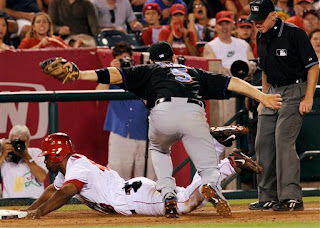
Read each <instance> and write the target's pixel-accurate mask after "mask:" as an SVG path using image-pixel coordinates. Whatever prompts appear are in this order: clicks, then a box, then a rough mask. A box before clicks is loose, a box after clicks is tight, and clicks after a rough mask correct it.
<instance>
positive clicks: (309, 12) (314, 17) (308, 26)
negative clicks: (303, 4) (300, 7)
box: [302, 9, 320, 35]
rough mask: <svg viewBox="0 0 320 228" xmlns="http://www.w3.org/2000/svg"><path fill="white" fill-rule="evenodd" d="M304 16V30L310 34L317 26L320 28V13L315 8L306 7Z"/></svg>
mask: <svg viewBox="0 0 320 228" xmlns="http://www.w3.org/2000/svg"><path fill="white" fill-rule="evenodd" d="M302 18H303V27H304V30H305V31H306V33H307V34H308V35H309V34H310V33H311V32H312V31H313V30H315V29H316V28H320V20H319V15H318V13H317V11H316V10H315V9H305V10H304V11H303V15H302Z"/></svg>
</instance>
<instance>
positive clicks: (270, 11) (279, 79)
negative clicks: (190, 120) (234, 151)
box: [249, 0, 319, 211]
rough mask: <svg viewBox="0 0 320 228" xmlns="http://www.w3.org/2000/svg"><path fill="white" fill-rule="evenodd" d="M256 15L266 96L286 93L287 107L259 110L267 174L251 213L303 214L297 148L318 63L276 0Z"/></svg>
mask: <svg viewBox="0 0 320 228" xmlns="http://www.w3.org/2000/svg"><path fill="white" fill-rule="evenodd" d="M250 10H251V14H250V15H249V19H251V20H253V21H254V23H255V26H256V28H257V30H258V34H257V45H258V55H259V58H260V59H259V67H260V68H261V70H262V92H265V93H269V94H274V93H279V94H281V96H282V98H283V105H282V108H281V109H280V110H271V109H269V108H266V107H264V106H263V105H262V104H261V103H260V105H259V107H258V111H259V118H258V130H257V138H256V144H255V148H256V153H257V159H258V162H259V164H261V165H262V167H263V168H264V170H263V172H262V173H261V174H260V175H258V178H257V181H258V196H259V201H258V202H255V203H252V204H250V206H249V209H251V210H267V209H270V208H272V209H273V210H275V211H288V210H303V209H304V207H303V201H302V189H301V186H300V160H299V158H298V156H297V152H296V148H295V143H296V139H297V136H298V134H299V131H300V128H301V125H302V121H303V115H304V114H306V113H308V112H309V111H310V110H311V109H312V105H313V95H314V91H315V87H316V84H317V81H318V73H319V67H318V58H317V55H316V54H315V52H314V50H313V48H312V46H311V44H310V41H309V39H308V37H307V35H306V34H305V32H304V31H303V30H301V29H300V28H298V27H296V26H294V25H291V24H287V23H285V22H283V21H282V20H281V19H280V18H277V14H276V12H275V10H274V5H273V3H272V1H271V0H253V1H252V2H251V3H250Z"/></svg>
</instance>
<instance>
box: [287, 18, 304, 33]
mask: <svg viewBox="0 0 320 228" xmlns="http://www.w3.org/2000/svg"><path fill="white" fill-rule="evenodd" d="M286 22H288V23H291V24H294V25H296V26H298V27H299V28H301V29H303V30H304V26H303V21H302V19H301V18H300V17H298V16H297V15H295V16H293V17H290V18H289V19H288V20H286Z"/></svg>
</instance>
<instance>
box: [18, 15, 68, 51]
mask: <svg viewBox="0 0 320 228" xmlns="http://www.w3.org/2000/svg"><path fill="white" fill-rule="evenodd" d="M48 47H55V48H69V45H67V44H66V43H65V42H64V41H63V40H62V39H61V38H60V37H57V36H53V27H52V21H51V19H50V17H49V15H48V14H46V13H44V12H40V13H37V14H36V15H35V16H34V18H33V19H32V21H31V29H30V31H29V32H28V33H27V36H26V38H24V39H23V40H22V41H21V43H20V49H36V48H48Z"/></svg>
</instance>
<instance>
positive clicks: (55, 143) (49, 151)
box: [39, 133, 74, 163]
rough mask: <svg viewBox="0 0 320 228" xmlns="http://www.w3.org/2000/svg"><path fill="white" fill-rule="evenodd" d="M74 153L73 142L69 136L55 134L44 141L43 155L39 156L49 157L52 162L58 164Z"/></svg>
mask: <svg viewBox="0 0 320 228" xmlns="http://www.w3.org/2000/svg"><path fill="white" fill-rule="evenodd" d="M73 152H74V149H73V145H72V141H71V139H70V137H69V136H68V135H67V134H65V133H53V134H51V135H48V136H47V137H46V138H44V139H43V140H42V153H41V154H40V155H39V156H45V155H49V160H50V161H51V162H53V163H58V162H61V161H62V160H63V159H64V158H65V157H66V156H67V155H68V154H72V153H73Z"/></svg>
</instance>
